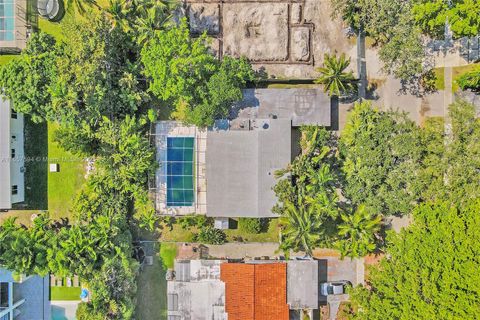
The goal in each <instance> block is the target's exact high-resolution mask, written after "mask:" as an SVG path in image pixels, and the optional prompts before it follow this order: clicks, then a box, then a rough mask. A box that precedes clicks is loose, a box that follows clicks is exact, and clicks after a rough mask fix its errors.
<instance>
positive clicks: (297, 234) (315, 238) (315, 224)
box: [280, 201, 322, 256]
mask: <svg viewBox="0 0 480 320" xmlns="http://www.w3.org/2000/svg"><path fill="white" fill-rule="evenodd" d="M299 203H302V201H299ZM283 214H284V215H283V216H282V217H280V225H281V226H282V237H281V240H280V249H282V250H283V251H284V252H288V251H289V250H293V251H295V252H298V251H304V252H305V253H306V254H307V255H309V256H311V255H312V250H313V249H314V248H315V247H316V246H317V245H318V244H319V241H320V239H321V234H322V230H321V229H320V226H321V222H320V219H318V217H317V216H316V214H315V212H314V208H313V206H304V205H301V206H298V207H297V206H295V205H294V204H292V203H285V211H284V213H283Z"/></svg>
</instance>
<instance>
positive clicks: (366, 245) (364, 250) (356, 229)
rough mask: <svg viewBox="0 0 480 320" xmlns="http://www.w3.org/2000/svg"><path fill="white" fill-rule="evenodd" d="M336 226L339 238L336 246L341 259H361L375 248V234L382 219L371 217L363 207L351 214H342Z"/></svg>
mask: <svg viewBox="0 0 480 320" xmlns="http://www.w3.org/2000/svg"><path fill="white" fill-rule="evenodd" d="M341 217H342V223H340V225H339V226H338V235H339V236H340V237H341V238H340V240H339V241H338V243H337V245H338V248H339V250H340V252H341V254H342V257H344V256H349V257H351V258H355V257H362V256H365V255H367V254H368V253H371V252H373V251H374V250H375V248H376V238H375V235H376V233H377V232H378V231H379V230H380V228H381V223H382V217H381V216H380V215H373V214H371V213H370V212H368V210H367V209H366V207H365V206H364V205H360V206H358V208H357V210H356V211H355V212H353V213H352V214H342V215H341Z"/></svg>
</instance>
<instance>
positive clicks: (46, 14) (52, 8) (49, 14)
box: [37, 0, 65, 21]
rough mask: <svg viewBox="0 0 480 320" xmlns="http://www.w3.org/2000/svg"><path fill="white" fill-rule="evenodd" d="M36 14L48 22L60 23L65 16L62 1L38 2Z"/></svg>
mask: <svg viewBox="0 0 480 320" xmlns="http://www.w3.org/2000/svg"><path fill="white" fill-rule="evenodd" d="M37 9H38V14H39V15H40V16H42V17H43V18H46V19H48V20H50V21H60V19H62V18H63V15H64V14H65V10H64V6H63V1H62V0H38V1H37Z"/></svg>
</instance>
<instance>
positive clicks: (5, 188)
mask: <svg viewBox="0 0 480 320" xmlns="http://www.w3.org/2000/svg"><path fill="white" fill-rule="evenodd" d="M10 152H11V151H10V102H9V101H8V100H3V99H2V98H0V209H10V208H11V207H12V201H11V190H10V188H11V186H10V185H11V183H10V160H11V159H10V156H11V155H10Z"/></svg>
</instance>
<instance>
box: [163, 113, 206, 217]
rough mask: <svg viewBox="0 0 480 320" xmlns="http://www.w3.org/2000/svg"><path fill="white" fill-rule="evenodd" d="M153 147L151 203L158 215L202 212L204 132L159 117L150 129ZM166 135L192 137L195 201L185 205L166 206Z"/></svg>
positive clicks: (203, 197) (204, 180) (204, 183)
mask: <svg viewBox="0 0 480 320" xmlns="http://www.w3.org/2000/svg"><path fill="white" fill-rule="evenodd" d="M154 137H155V147H156V150H157V161H158V163H159V168H158V169H157V172H156V174H155V186H156V192H155V207H156V210H157V212H158V213H159V214H161V215H170V216H177V215H180V216H182V215H188V214H194V213H196V214H205V213H206V211H207V206H206V202H207V196H206V195H207V193H206V186H207V182H206V175H205V167H206V164H205V150H206V147H207V140H206V138H207V132H206V130H201V129H199V128H196V127H193V126H185V125H183V124H182V123H180V122H176V121H161V122H158V123H157V124H156V125H155V129H154ZM167 137H193V138H195V143H194V185H195V189H196V190H195V203H194V205H193V206H188V207H168V206H167V172H166V170H167V168H166V166H165V165H163V164H164V163H166V161H167Z"/></svg>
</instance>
